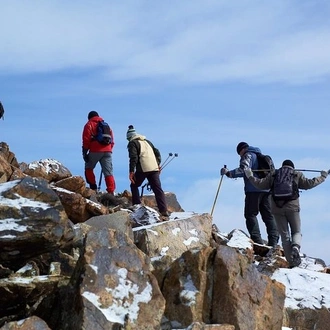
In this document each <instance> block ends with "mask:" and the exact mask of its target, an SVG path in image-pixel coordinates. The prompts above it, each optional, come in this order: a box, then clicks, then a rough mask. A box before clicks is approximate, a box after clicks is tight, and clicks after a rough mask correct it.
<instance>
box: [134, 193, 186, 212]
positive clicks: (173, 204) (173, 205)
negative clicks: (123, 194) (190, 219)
mask: <svg viewBox="0 0 330 330" xmlns="http://www.w3.org/2000/svg"><path fill="white" fill-rule="evenodd" d="M129 195H130V194H129ZM165 199H166V204H167V209H168V211H169V212H184V210H183V209H182V207H181V205H180V204H179V202H178V200H177V198H176V196H175V194H173V193H170V192H165ZM142 202H143V204H144V205H146V206H149V207H152V208H153V209H156V210H158V208H157V203H156V199H155V195H154V194H149V195H144V196H143V197H142Z"/></svg>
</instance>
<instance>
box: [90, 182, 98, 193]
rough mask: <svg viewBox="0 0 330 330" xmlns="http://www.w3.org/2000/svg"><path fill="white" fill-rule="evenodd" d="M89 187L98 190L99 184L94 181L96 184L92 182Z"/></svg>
mask: <svg viewBox="0 0 330 330" xmlns="http://www.w3.org/2000/svg"><path fill="white" fill-rule="evenodd" d="M89 188H90V189H92V190H95V191H96V190H97V185H96V184H95V183H94V184H93V183H91V184H90V185H89Z"/></svg>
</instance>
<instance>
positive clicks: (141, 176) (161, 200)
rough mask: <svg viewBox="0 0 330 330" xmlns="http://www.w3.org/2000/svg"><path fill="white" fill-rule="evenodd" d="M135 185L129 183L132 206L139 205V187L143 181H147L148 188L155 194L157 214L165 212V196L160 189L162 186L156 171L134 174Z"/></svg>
mask: <svg viewBox="0 0 330 330" xmlns="http://www.w3.org/2000/svg"><path fill="white" fill-rule="evenodd" d="M134 176H135V183H134V184H133V183H131V192H132V204H133V205H134V204H141V198H140V192H139V187H140V186H141V184H142V183H143V181H144V180H145V179H148V182H149V184H150V188H151V190H152V191H153V193H154V194H155V199H156V203H157V207H158V210H159V212H161V213H162V212H166V211H167V205H166V200H165V194H164V191H163V189H162V185H161V182H160V178H159V172H158V171H152V172H135V174H134Z"/></svg>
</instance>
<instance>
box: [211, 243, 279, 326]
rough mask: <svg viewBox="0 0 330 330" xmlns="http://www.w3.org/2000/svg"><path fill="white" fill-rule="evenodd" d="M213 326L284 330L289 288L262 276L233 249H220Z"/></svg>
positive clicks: (215, 284)
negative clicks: (285, 307)
mask: <svg viewBox="0 0 330 330" xmlns="http://www.w3.org/2000/svg"><path fill="white" fill-rule="evenodd" d="M213 276H214V277H213V278H214V285H213V304H212V312H211V313H212V322H211V323H228V324H233V325H235V327H236V329H237V330H251V329H255V330H264V329H267V330H281V329H282V321H283V308H284V300H285V286H284V285H283V284H281V283H279V282H276V281H272V280H271V279H270V278H269V277H267V276H265V275H262V274H260V273H259V272H258V270H257V268H256V267H255V265H253V264H251V263H250V261H249V260H248V258H246V257H245V256H243V255H241V254H240V253H238V251H236V250H235V249H233V248H230V247H227V246H219V247H218V249H217V253H216V256H215V262H214V273H213Z"/></svg>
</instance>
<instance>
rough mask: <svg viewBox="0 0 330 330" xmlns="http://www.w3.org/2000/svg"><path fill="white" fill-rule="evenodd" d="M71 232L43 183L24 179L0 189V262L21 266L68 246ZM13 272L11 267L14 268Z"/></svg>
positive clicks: (70, 226)
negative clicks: (34, 258) (46, 253)
mask: <svg viewBox="0 0 330 330" xmlns="http://www.w3.org/2000/svg"><path fill="white" fill-rule="evenodd" d="M72 238H73V228H72V224H71V223H70V221H69V219H68V217H67V215H66V213H65V211H64V208H63V206H62V204H61V203H60V200H59V198H58V197H57V195H56V194H55V193H54V191H53V190H52V189H50V188H49V186H48V183H47V181H45V180H44V179H39V178H31V177H26V178H23V179H21V180H15V181H10V182H7V183H4V184H2V185H1V187H0V259H1V264H2V265H3V266H7V265H10V266H13V265H15V264H17V265H18V266H20V264H22V263H24V262H25V261H26V260H27V259H29V258H33V257H35V256H38V255H40V254H42V253H45V252H50V251H53V250H54V249H56V248H60V247H63V246H65V245H66V244H68V243H69V242H70V241H71V240H72ZM14 268H15V267H14Z"/></svg>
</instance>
